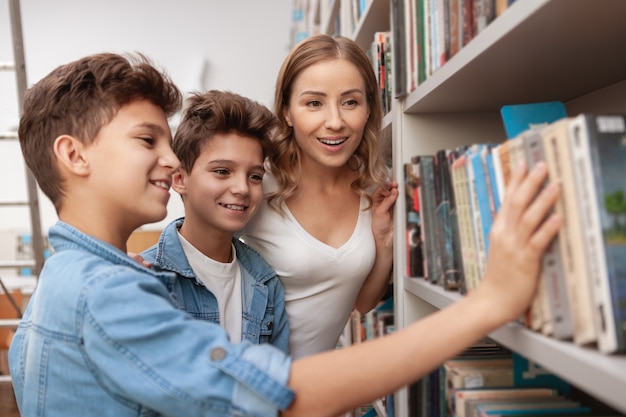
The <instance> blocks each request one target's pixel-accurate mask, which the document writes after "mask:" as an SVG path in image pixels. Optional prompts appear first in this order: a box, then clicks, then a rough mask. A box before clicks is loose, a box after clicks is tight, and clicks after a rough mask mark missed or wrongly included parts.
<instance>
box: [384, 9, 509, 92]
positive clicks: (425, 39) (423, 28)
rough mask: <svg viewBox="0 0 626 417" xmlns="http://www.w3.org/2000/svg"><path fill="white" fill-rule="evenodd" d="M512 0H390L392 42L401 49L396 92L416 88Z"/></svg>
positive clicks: (409, 90)
mask: <svg viewBox="0 0 626 417" xmlns="http://www.w3.org/2000/svg"><path fill="white" fill-rule="evenodd" d="M514 1H515V0H392V19H393V22H394V25H393V27H394V34H395V38H394V42H398V44H399V45H400V47H401V49H402V51H401V53H400V54H399V55H397V56H398V68H399V71H398V72H397V73H396V78H395V80H396V82H397V89H396V92H397V94H398V95H399V96H402V95H404V94H407V93H410V92H411V91H413V90H415V89H416V88H417V86H418V85H419V84H421V83H422V82H423V81H424V80H426V79H427V78H428V77H430V76H431V75H432V74H433V73H434V72H435V71H436V70H437V69H438V68H440V67H441V66H442V65H443V64H445V63H446V62H447V61H448V60H449V59H450V58H452V57H453V56H454V55H455V54H456V53H457V52H458V51H459V50H460V49H461V48H463V47H464V46H466V45H467V44H468V43H469V42H470V41H471V40H472V39H474V37H475V36H476V35H477V34H478V33H480V32H481V31H482V30H483V29H485V28H486V27H487V25H489V24H490V23H491V22H492V21H493V20H494V19H495V18H496V17H498V16H499V15H500V14H502V13H503V12H504V11H505V10H506V9H507V8H508V7H509V6H510V5H511V4H513V2H514ZM394 15H395V16H394Z"/></svg>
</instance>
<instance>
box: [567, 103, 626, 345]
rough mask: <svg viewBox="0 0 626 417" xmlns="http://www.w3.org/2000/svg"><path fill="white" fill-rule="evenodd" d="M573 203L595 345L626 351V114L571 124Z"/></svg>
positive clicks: (591, 117)
mask: <svg viewBox="0 0 626 417" xmlns="http://www.w3.org/2000/svg"><path fill="white" fill-rule="evenodd" d="M570 146H571V147H570V151H571V154H572V160H573V163H574V165H575V167H576V168H575V169H574V174H575V177H576V183H577V184H578V186H577V190H578V192H577V195H578V202H579V205H580V207H582V209H581V221H582V224H583V229H584V236H585V240H586V242H587V245H586V248H587V251H588V252H587V256H588V259H589V261H590V267H591V268H590V272H591V277H592V284H593V296H594V300H595V304H596V309H597V311H598V312H599V313H600V322H601V323H602V326H601V328H600V329H599V333H598V348H599V350H600V351H601V352H603V353H619V352H625V351H626V221H625V220H624V219H625V218H626V175H624V164H625V163H626V115H605V114H603V115H592V114H581V115H579V116H577V117H575V118H573V119H572V122H571V123H570Z"/></svg>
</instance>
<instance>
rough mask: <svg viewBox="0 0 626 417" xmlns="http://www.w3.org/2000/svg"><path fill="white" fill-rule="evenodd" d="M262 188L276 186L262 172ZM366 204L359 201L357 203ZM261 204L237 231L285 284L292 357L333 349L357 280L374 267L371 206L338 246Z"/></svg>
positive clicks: (351, 305) (349, 309) (358, 284)
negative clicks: (326, 242) (348, 237)
mask: <svg viewBox="0 0 626 417" xmlns="http://www.w3.org/2000/svg"><path fill="white" fill-rule="evenodd" d="M263 186H264V187H265V190H266V191H268V190H270V189H273V188H275V187H276V184H275V182H274V179H273V178H272V177H270V175H268V174H266V175H265V177H264V184H263ZM366 205H367V200H366V199H362V201H361V207H362V208H363V207H365V206H366ZM285 212H286V216H285V217H283V216H281V214H280V213H278V212H277V211H276V210H274V209H273V208H271V207H269V205H268V204H267V203H264V204H262V205H261V208H260V209H259V212H258V213H257V214H256V215H255V216H254V218H253V219H252V221H250V222H249V223H248V225H247V226H246V228H245V230H243V231H242V234H243V236H242V237H243V240H244V241H245V242H246V243H248V244H249V245H250V246H252V247H253V248H254V249H255V250H257V251H258V252H259V253H260V254H261V255H262V256H263V257H264V258H265V260H266V261H267V262H268V263H269V264H270V266H272V268H273V269H274V270H275V271H276V273H277V274H278V276H279V277H280V280H281V282H282V284H283V287H284V288H285V308H286V310H287V317H288V318H289V326H290V329H291V334H290V338H289V348H290V350H291V355H292V356H293V357H294V358H300V357H303V356H308V355H311V354H314V353H318V352H322V351H325V350H330V349H334V348H335V347H336V345H337V341H338V339H339V336H340V335H341V332H342V331H343V328H344V326H345V325H346V323H347V321H348V318H349V317H350V313H351V312H352V310H353V309H354V302H355V300H356V296H357V295H358V292H359V290H360V289H361V286H362V284H363V281H364V280H365V278H366V277H367V275H368V274H369V272H370V270H371V269H372V266H373V265H374V257H375V256H376V246H375V243H374V235H373V233H372V220H371V210H366V211H363V210H362V211H361V212H360V214H359V219H358V222H357V225H356V228H355V230H354V232H353V233H352V236H351V237H350V239H349V240H348V241H347V242H346V243H345V244H344V245H343V246H341V247H340V248H333V247H332V246H329V245H327V244H325V243H323V242H321V241H319V240H317V239H316V238H314V237H313V236H311V235H310V234H309V233H308V232H307V231H306V230H305V229H304V228H303V227H302V226H301V225H300V224H299V223H298V221H297V220H296V219H295V217H294V216H293V215H292V214H291V212H290V211H289V209H288V208H287V207H285Z"/></svg>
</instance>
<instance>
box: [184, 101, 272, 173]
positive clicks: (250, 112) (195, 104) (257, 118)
mask: <svg viewBox="0 0 626 417" xmlns="http://www.w3.org/2000/svg"><path fill="white" fill-rule="evenodd" d="M276 124H277V119H276V117H275V116H274V114H273V113H272V112H271V110H269V109H268V108H267V107H265V106H263V105H262V104H260V103H257V102H255V101H253V100H251V99H249V98H247V97H243V96H240V95H239V94H235V93H231V92H228V91H219V90H210V91H207V92H206V93H202V94H201V93H194V94H192V95H191V96H190V97H189V99H188V100H187V107H186V108H185V111H184V114H183V117H182V120H181V122H180V125H179V126H178V128H177V129H176V134H175V135H174V140H173V143H172V147H173V148H174V153H175V154H176V156H177V157H178V159H179V160H180V164H181V168H182V169H183V170H185V172H191V169H192V168H193V165H194V163H195V162H196V159H198V156H199V155H200V151H201V149H202V146H203V145H204V143H205V142H207V141H208V140H210V139H211V138H212V137H213V136H215V134H216V133H231V132H235V133H238V134H240V135H242V136H249V137H253V138H256V139H258V140H259V142H260V144H261V147H262V149H263V158H265V157H268V156H270V155H271V154H272V152H273V145H272V134H273V132H274V129H275V127H276Z"/></svg>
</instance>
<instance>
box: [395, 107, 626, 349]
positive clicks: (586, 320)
mask: <svg viewBox="0 0 626 417" xmlns="http://www.w3.org/2000/svg"><path fill="white" fill-rule="evenodd" d="M503 110H504V109H503ZM563 111H564V110H563ZM505 125H506V121H505ZM508 134H509V137H510V139H508V140H506V141H505V142H503V143H499V144H491V143H484V144H475V145H472V146H469V147H461V148H457V149H452V150H440V151H439V152H437V153H436V154H435V155H420V156H418V157H415V158H413V160H412V163H410V164H406V165H405V173H406V177H405V184H406V199H407V203H408V204H407V260H408V262H407V275H408V276H424V277H426V278H427V279H428V280H429V281H430V282H432V283H436V284H439V285H442V286H443V287H444V288H445V289H448V290H459V291H461V292H463V293H465V292H469V291H472V290H473V289H474V288H476V286H477V285H479V283H480V280H481V279H482V276H483V274H484V270H485V266H486V262H487V256H488V253H489V233H490V228H491V225H492V224H493V221H494V219H495V217H496V216H497V213H498V210H499V207H500V204H501V203H502V201H503V199H504V198H505V192H506V185H507V184H508V181H509V178H510V175H511V172H512V171H513V170H514V169H515V168H516V166H517V165H518V164H519V163H521V162H525V163H526V164H527V165H528V166H529V167H532V166H533V165H534V164H536V163H538V162H539V161H544V162H545V163H546V164H547V166H548V170H549V177H550V178H549V180H550V181H553V182H558V183H560V187H561V193H560V198H559V200H558V202H557V204H556V206H555V208H554V210H555V211H556V212H557V213H558V214H559V215H560V216H561V218H562V219H563V224H562V227H561V230H560V232H559V235H558V237H557V238H556V239H555V240H554V241H553V242H552V243H551V245H550V247H549V248H548V250H547V251H546V252H545V253H544V255H543V262H542V271H541V279H540V283H539V286H538V291H537V295H536V297H535V300H534V301H533V303H532V306H531V308H530V309H529V312H528V314H527V315H526V317H525V318H524V324H525V325H527V326H528V327H529V328H531V329H533V330H535V331H538V332H542V333H544V334H546V335H549V336H552V337H555V338H558V339H562V340H572V341H573V342H574V343H576V344H579V345H585V346H587V345H589V346H596V347H597V348H598V350H600V351H601V352H603V353H622V352H626V196H625V193H626V176H624V168H623V167H624V164H625V163H626V116H625V115H619V114H595V115H594V114H581V115H578V116H576V117H567V116H565V117H560V118H559V117H555V120H553V121H550V122H549V123H547V124H544V125H539V126H535V127H533V128H528V129H525V130H519V129H518V130H510V129H509V130H508Z"/></svg>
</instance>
